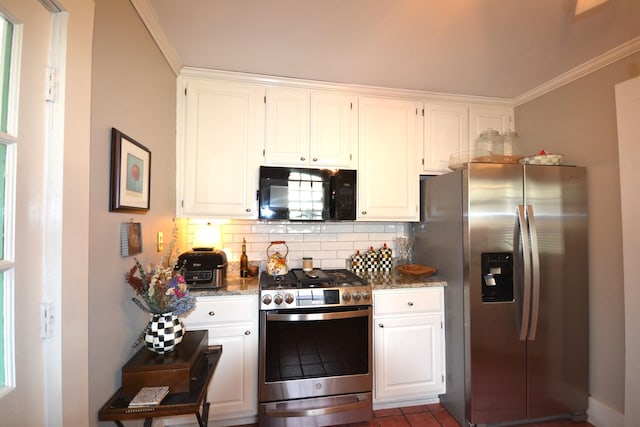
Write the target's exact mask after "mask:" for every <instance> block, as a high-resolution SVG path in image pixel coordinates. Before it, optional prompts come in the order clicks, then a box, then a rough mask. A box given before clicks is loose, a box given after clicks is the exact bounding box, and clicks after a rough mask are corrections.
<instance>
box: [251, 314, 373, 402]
mask: <svg viewBox="0 0 640 427" xmlns="http://www.w3.org/2000/svg"><path fill="white" fill-rule="evenodd" d="M371 370H372V309H371V306H355V307H348V308H342V307H336V308H306V309H285V310H271V311H261V312H260V366H259V378H260V389H259V397H260V398H259V400H260V402H275V401H283V400H291V399H305V398H312V397H313V398H317V397H324V396H336V395H344V394H352V393H370V392H371V389H372V374H371Z"/></svg>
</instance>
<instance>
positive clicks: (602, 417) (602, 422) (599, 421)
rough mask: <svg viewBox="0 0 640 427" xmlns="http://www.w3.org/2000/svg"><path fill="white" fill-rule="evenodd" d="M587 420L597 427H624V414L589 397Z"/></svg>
mask: <svg viewBox="0 0 640 427" xmlns="http://www.w3.org/2000/svg"><path fill="white" fill-rule="evenodd" d="M587 417H588V418H587V420H588V421H589V422H590V423H591V424H593V425H594V426H595V427H624V414H621V413H620V412H618V411H616V410H615V409H613V408H611V407H610V406H607V405H606V404H604V403H602V402H600V401H599V400H596V399H594V398H593V397H589V409H588V410H587Z"/></svg>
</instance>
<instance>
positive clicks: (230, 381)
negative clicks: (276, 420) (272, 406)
mask: <svg viewBox="0 0 640 427" xmlns="http://www.w3.org/2000/svg"><path fill="white" fill-rule="evenodd" d="M217 344H220V345H222V356H221V357H220V361H219V362H218V366H217V367H216V371H215V372H214V374H213V378H212V379H211V383H210V385H209V392H208V395H207V400H208V401H209V402H211V409H210V411H209V419H211V420H221V419H230V418H243V417H253V416H256V415H257V412H258V369H257V368H258V333H257V328H256V327H255V325H254V324H251V323H247V324H239V325H234V326H225V327H216V328H210V329H209V345H217Z"/></svg>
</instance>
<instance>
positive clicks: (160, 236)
mask: <svg viewBox="0 0 640 427" xmlns="http://www.w3.org/2000/svg"><path fill="white" fill-rule="evenodd" d="M157 246H158V252H162V251H163V250H164V233H163V232H162V231H158V239H157Z"/></svg>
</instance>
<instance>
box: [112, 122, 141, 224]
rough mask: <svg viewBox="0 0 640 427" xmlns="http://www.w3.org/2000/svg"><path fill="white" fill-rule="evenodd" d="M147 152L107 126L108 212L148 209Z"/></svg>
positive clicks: (138, 211) (127, 137) (137, 143)
mask: <svg viewBox="0 0 640 427" xmlns="http://www.w3.org/2000/svg"><path fill="white" fill-rule="evenodd" d="M150 194H151V151H149V149H148V148H147V147H145V146H144V145H142V144H140V143H139V142H138V141H136V140H135V139H133V138H131V137H130V136H128V135H126V134H124V133H123V132H121V131H119V130H118V129H116V128H111V182H110V197H109V211H110V212H128V213H146V212H148V211H149V209H150V204H151V203H150Z"/></svg>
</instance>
